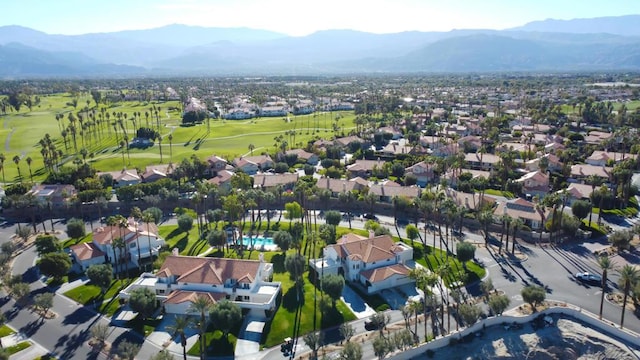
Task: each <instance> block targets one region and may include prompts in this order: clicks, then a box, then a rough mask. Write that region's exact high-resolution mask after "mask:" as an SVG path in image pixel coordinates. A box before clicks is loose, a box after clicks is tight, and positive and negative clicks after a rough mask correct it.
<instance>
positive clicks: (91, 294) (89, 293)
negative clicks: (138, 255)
mask: <svg viewBox="0 0 640 360" xmlns="http://www.w3.org/2000/svg"><path fill="white" fill-rule="evenodd" d="M133 280H134V279H123V280H113V282H112V283H111V286H110V287H109V288H108V289H107V291H106V292H105V294H104V296H100V287H98V286H96V285H93V284H91V283H88V284H86V285H81V286H78V287H77V288H74V289H71V290H69V291H67V292H66V293H64V295H65V296H66V297H68V298H70V299H73V300H75V301H76V302H79V303H80V304H83V305H88V304H92V303H93V301H94V300H99V301H102V300H107V299H110V298H112V297H115V296H117V295H118V292H120V290H122V289H124V288H125V287H126V286H127V285H129V284H130V283H131V282H132V281H133Z"/></svg>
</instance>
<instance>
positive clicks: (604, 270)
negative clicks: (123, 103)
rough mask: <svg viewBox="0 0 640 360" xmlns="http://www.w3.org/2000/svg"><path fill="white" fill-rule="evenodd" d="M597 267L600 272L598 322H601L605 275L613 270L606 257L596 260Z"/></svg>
mask: <svg viewBox="0 0 640 360" xmlns="http://www.w3.org/2000/svg"><path fill="white" fill-rule="evenodd" d="M598 265H600V269H601V270H602V294H600V320H602V305H603V304H604V294H605V293H606V292H607V274H608V272H609V270H611V269H613V264H612V263H611V260H609V257H608V256H607V255H603V256H600V257H599V258H598Z"/></svg>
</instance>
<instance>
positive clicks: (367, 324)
mask: <svg viewBox="0 0 640 360" xmlns="http://www.w3.org/2000/svg"><path fill="white" fill-rule="evenodd" d="M364 328H365V330H368V331H371V330H378V323H376V322H373V321H365V322H364Z"/></svg>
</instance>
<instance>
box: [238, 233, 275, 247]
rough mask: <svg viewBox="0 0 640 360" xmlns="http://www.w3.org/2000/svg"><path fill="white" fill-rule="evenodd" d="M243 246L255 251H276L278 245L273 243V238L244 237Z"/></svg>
mask: <svg viewBox="0 0 640 360" xmlns="http://www.w3.org/2000/svg"><path fill="white" fill-rule="evenodd" d="M242 245H244V246H246V247H248V248H253V249H264V250H276V249H277V247H278V246H277V245H276V244H275V243H274V242H273V238H270V237H263V236H257V237H252V238H249V237H248V236H243V237H242Z"/></svg>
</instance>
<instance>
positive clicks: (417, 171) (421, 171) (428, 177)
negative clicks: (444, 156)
mask: <svg viewBox="0 0 640 360" xmlns="http://www.w3.org/2000/svg"><path fill="white" fill-rule="evenodd" d="M434 169H435V165H434V164H430V163H427V162H425V161H420V162H419V163H416V164H413V165H411V166H409V167H408V168H406V169H405V170H404V174H405V176H406V175H409V174H411V175H413V176H415V177H416V179H417V181H416V184H417V185H418V186H421V187H425V186H426V185H427V184H429V183H433V182H435V181H436V174H435V173H434Z"/></svg>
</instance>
